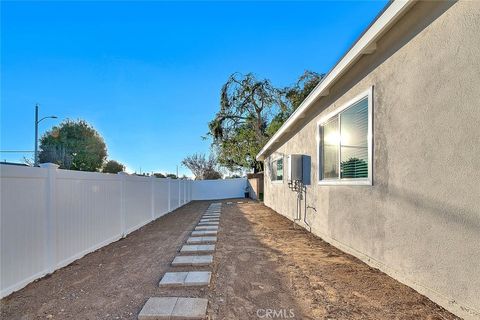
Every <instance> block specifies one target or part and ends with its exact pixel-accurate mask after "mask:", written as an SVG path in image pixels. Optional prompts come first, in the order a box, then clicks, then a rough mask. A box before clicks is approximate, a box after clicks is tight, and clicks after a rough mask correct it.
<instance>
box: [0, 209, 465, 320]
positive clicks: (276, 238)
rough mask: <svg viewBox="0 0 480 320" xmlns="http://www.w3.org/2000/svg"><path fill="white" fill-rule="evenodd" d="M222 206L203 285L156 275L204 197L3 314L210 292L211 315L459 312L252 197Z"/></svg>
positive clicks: (130, 311)
mask: <svg viewBox="0 0 480 320" xmlns="http://www.w3.org/2000/svg"><path fill="white" fill-rule="evenodd" d="M225 202H226V201H224V205H223V210H222V211H223V214H222V217H221V219H220V230H219V234H218V243H217V250H216V252H215V257H214V264H213V266H211V267H203V268H195V270H211V271H213V275H212V282H211V285H210V287H209V288H193V289H175V288H159V287H158V281H159V280H160V279H161V277H162V275H163V274H164V273H165V272H167V271H181V270H192V268H185V267H184V268H172V267H170V262H171V261H172V260H173V258H174V256H175V255H176V253H177V251H178V250H179V249H180V247H181V246H182V244H183V243H184V241H185V240H186V238H187V237H188V235H189V233H190V231H191V230H192V229H193V228H194V226H195V225H196V222H197V221H198V219H199V218H200V216H201V215H202V213H203V212H204V210H205V209H206V208H207V207H208V205H209V203H210V202H206V201H197V202H192V203H190V204H188V205H186V206H184V207H182V208H180V209H178V210H176V211H174V212H172V213H170V214H168V215H166V216H164V217H162V218H160V219H158V220H157V221H155V222H153V223H151V224H149V225H147V226H145V227H143V228H141V229H140V230H137V231H136V232H134V233H132V234H130V235H129V236H128V237H127V238H125V239H122V240H120V241H117V242H115V243H112V244H110V245H109V246H106V247H104V248H102V249H100V250H98V251H96V252H93V253H91V254H89V255H87V256H85V257H84V258H82V259H79V260H77V261H76V262H74V263H72V264H71V265H69V266H67V267H65V268H63V269H60V270H58V271H56V272H55V273H53V274H52V275H50V276H48V277H45V278H43V279H41V280H39V281H36V282H34V283H32V284H30V285H28V286H27V287H25V288H24V289H22V290H20V291H18V292H16V293H13V294H12V295H10V296H8V297H7V298H5V299H3V300H1V302H0V308H1V313H0V315H1V318H2V319H136V317H137V314H138V312H139V311H140V309H141V307H142V306H143V304H144V303H145V301H146V300H147V299H148V298H149V297H152V296H159V297H161V296H189V297H207V298H208V299H209V307H208V317H209V318H210V319H269V318H270V319H272V318H277V319H457V318H456V317H455V316H454V315H452V314H451V313H449V312H448V311H446V310H445V309H443V308H441V307H439V306H438V305H436V304H435V303H433V302H432V301H430V300H429V299H427V298H425V297H424V296H422V295H420V294H418V293H417V292H415V291H414V290H413V289H411V288H409V287H407V286H405V285H403V284H401V283H399V282H398V281H395V280H393V279H392V278H390V277H389V276H387V275H385V274H384V273H382V272H380V271H378V270H376V269H373V268H370V267H369V266H367V265H366V264H364V263H363V262H361V261H359V260H358V259H356V258H354V257H352V256H350V255H347V254H345V253H343V252H341V251H339V250H337V249H336V248H334V247H332V246H330V245H329V244H328V243H326V242H324V241H322V240H321V239H319V238H317V237H315V236H313V235H312V234H310V233H308V232H306V231H304V230H302V229H298V228H297V229H294V228H293V225H292V223H291V222H290V221H289V220H287V219H286V218H284V217H282V216H280V215H278V214H276V213H275V212H274V211H272V210H270V209H268V208H266V207H265V206H263V205H261V204H259V203H255V202H248V203H245V202H244V203H241V204H239V203H237V201H235V202H234V203H233V204H231V205H227V204H225Z"/></svg>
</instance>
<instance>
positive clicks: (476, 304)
mask: <svg viewBox="0 0 480 320" xmlns="http://www.w3.org/2000/svg"><path fill="white" fill-rule="evenodd" d="M257 159H258V160H260V161H264V163H265V174H266V175H265V180H264V181H265V183H264V190H265V194H264V199H265V200H264V201H265V204H266V205H267V206H268V207H270V208H272V209H274V210H275V211H277V212H278V213H280V214H282V215H284V216H285V217H287V218H289V219H291V220H294V222H295V223H297V224H299V225H301V226H303V227H305V228H306V229H307V230H309V231H311V232H312V233H314V234H315V235H318V236H319V237H321V238H322V239H324V240H326V241H328V242H330V243H331V244H333V245H334V246H336V247H338V248H340V249H341V250H343V251H346V252H348V253H350V254H352V255H354V256H356V257H358V258H359V259H361V260H363V261H365V262H366V263H367V264H369V265H372V266H374V267H377V268H379V269H380V270H382V271H384V272H386V273H387V274H389V275H391V276H392V277H393V278H395V279H398V280H399V281H401V282H403V283H405V284H407V285H409V286H411V287H412V288H414V289H415V290H417V291H419V292H420V293H422V294H424V295H426V296H427V297H429V298H430V299H432V300H433V301H435V302H436V303H438V304H439V305H441V306H443V307H445V308H446V309H448V310H450V311H451V312H453V313H455V314H457V315H459V316H461V317H464V318H467V319H470V318H475V319H477V318H480V2H474V1H472V2H470V1H465V2H463V1H459V2H445V1H428V2H416V1H393V2H391V3H389V5H388V6H387V7H386V8H385V9H384V10H383V11H382V12H381V13H380V14H379V16H378V17H377V18H376V20H375V21H374V22H373V23H372V24H371V25H370V26H369V27H368V29H367V30H366V31H365V32H364V33H363V34H362V35H361V36H360V38H359V39H358V40H357V41H356V42H355V43H354V44H353V46H352V47H351V48H350V49H349V51H348V52H347V53H346V54H345V55H344V56H343V57H342V58H341V59H340V60H339V61H338V63H337V64H336V65H335V67H334V68H333V69H332V70H331V71H330V73H329V74H328V75H327V76H326V77H325V79H324V80H323V81H322V82H321V83H320V84H319V85H318V86H317V87H316V88H315V89H314V90H313V91H312V93H311V94H310V95H309V96H308V97H307V98H306V99H305V101H303V103H302V104H301V105H300V107H299V108H298V109H297V110H296V111H295V112H294V114H293V115H292V116H291V117H290V118H289V119H288V120H287V121H286V122H285V123H284V124H283V126H282V127H281V128H280V129H279V130H278V132H277V133H276V134H275V135H274V136H273V137H272V138H271V139H270V141H268V143H267V144H266V145H265V147H264V148H263V149H262V150H261V152H260V153H259V154H258V155H257Z"/></svg>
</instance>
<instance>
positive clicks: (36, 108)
mask: <svg viewBox="0 0 480 320" xmlns="http://www.w3.org/2000/svg"><path fill="white" fill-rule="evenodd" d="M33 159H34V160H33V166H35V167H38V103H37V104H36V105H35V151H34V155H33Z"/></svg>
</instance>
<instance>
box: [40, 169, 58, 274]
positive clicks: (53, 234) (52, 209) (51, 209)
mask: <svg viewBox="0 0 480 320" xmlns="http://www.w3.org/2000/svg"><path fill="white" fill-rule="evenodd" d="M40 167H42V168H45V169H47V170H48V171H47V172H48V174H47V199H46V200H47V219H46V224H45V227H46V229H47V233H46V235H47V237H46V246H45V248H46V251H47V252H46V255H45V257H46V265H47V272H48V273H53V271H55V266H56V264H57V212H56V211H57V194H56V193H57V169H58V167H59V166H58V165H56V164H54V163H42V164H40Z"/></svg>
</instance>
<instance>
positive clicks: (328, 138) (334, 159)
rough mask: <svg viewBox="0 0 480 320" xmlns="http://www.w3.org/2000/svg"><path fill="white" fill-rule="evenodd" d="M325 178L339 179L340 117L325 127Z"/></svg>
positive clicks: (335, 117)
mask: <svg viewBox="0 0 480 320" xmlns="http://www.w3.org/2000/svg"><path fill="white" fill-rule="evenodd" d="M322 138H323V139H322V140H323V141H322V142H323V178H324V179H332V178H333V179H337V178H338V144H339V138H340V137H339V132H338V116H334V117H333V118H331V119H330V120H329V121H328V122H327V123H325V124H324V125H323V134H322Z"/></svg>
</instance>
